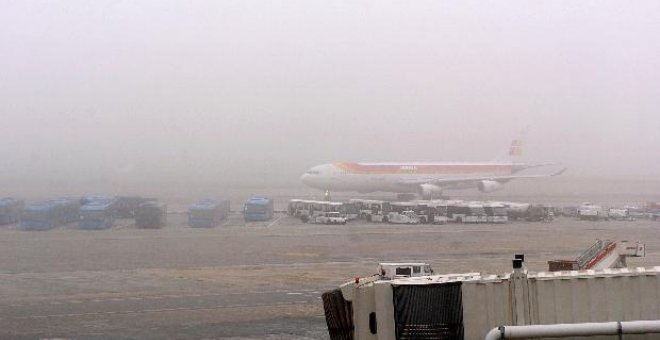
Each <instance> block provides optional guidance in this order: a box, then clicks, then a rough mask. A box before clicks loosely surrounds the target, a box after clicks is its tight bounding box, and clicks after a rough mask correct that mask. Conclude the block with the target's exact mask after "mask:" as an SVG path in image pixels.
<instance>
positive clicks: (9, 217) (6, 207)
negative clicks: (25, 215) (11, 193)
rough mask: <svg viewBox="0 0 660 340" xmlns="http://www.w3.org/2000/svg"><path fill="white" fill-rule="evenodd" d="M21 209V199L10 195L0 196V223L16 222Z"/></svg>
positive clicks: (19, 216) (18, 219)
mask: <svg viewBox="0 0 660 340" xmlns="http://www.w3.org/2000/svg"><path fill="white" fill-rule="evenodd" d="M22 211H23V201H21V200H17V199H14V198H11V197H5V198H0V225H6V224H14V223H18V221H20V218H21V212H22Z"/></svg>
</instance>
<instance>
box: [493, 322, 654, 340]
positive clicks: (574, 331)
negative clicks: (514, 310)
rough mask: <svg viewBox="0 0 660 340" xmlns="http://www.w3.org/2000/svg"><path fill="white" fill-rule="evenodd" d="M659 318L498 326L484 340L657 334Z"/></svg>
mask: <svg viewBox="0 0 660 340" xmlns="http://www.w3.org/2000/svg"><path fill="white" fill-rule="evenodd" d="M658 333H660V320H639V321H615V322H589V323H567V324H554V325H529V326H500V327H497V328H493V329H491V330H490V331H489V332H488V333H487V334H486V337H485V338H484V339H485V340H499V339H538V338H567V337H573V336H597V335H618V336H619V338H621V336H622V335H624V334H658Z"/></svg>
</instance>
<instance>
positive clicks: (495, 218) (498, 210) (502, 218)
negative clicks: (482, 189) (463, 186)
mask: <svg viewBox="0 0 660 340" xmlns="http://www.w3.org/2000/svg"><path fill="white" fill-rule="evenodd" d="M484 210H485V211H486V219H487V221H488V223H507V222H509V216H508V214H507V211H506V208H505V207H504V205H502V204H486V205H484Z"/></svg>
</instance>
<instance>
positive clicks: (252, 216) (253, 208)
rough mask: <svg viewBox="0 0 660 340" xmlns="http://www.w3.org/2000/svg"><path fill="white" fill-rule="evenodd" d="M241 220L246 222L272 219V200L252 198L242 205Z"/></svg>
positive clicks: (261, 197) (259, 197)
mask: <svg viewBox="0 0 660 340" xmlns="http://www.w3.org/2000/svg"><path fill="white" fill-rule="evenodd" d="M243 218H244V219H245V221H246V222H248V221H268V220H270V219H271V218H273V200H271V199H270V198H268V197H263V196H252V197H250V198H248V199H247V200H246V201H245V204H244V205H243Z"/></svg>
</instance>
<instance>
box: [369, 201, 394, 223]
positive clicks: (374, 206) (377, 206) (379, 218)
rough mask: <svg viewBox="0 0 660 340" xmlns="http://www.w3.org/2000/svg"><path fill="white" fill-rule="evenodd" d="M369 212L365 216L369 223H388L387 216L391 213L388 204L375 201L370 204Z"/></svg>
mask: <svg viewBox="0 0 660 340" xmlns="http://www.w3.org/2000/svg"><path fill="white" fill-rule="evenodd" d="M370 208H371V211H370V212H369V214H368V215H367V221H369V222H384V223H387V222H388V219H389V218H388V214H389V213H390V211H392V207H391V206H390V203H389V202H383V201H376V202H373V203H371V204H370Z"/></svg>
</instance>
